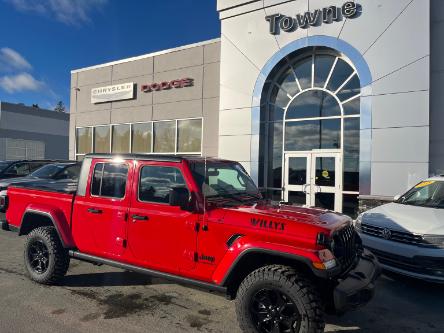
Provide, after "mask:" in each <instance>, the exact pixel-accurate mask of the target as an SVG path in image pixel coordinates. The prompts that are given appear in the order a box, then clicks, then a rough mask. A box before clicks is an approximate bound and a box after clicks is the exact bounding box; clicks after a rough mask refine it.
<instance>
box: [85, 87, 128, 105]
mask: <svg viewBox="0 0 444 333" xmlns="http://www.w3.org/2000/svg"><path fill="white" fill-rule="evenodd" d="M132 98H134V83H133V82H129V83H121V84H115V85H113V86H106V87H99V88H94V89H91V103H93V104H96V103H105V102H112V101H121V100H125V99H132Z"/></svg>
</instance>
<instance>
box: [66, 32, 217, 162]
mask: <svg viewBox="0 0 444 333" xmlns="http://www.w3.org/2000/svg"><path fill="white" fill-rule="evenodd" d="M219 70H220V41H219V40H218V39H217V40H212V41H207V42H203V43H199V44H194V45H188V46H185V47H180V48H177V49H172V50H167V51H162V52H157V53H153V54H148V55H144V56H140V57H135V58H130V59H124V60H120V61H116V62H113V63H109V64H104V65H99V66H93V67H90V68H85V69H80V70H75V71H72V73H71V87H72V89H71V118H70V124H71V128H70V133H71V134H70V152H69V153H70V157H71V158H77V159H82V156H83V155H84V154H86V153H90V152H104V153H109V152H115V153H127V152H134V153H156V154H199V155H206V156H217V155H218V131H219V123H218V119H219V116H218V113H219Z"/></svg>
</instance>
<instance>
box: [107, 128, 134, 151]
mask: <svg viewBox="0 0 444 333" xmlns="http://www.w3.org/2000/svg"><path fill="white" fill-rule="evenodd" d="M130 135H131V128H130V125H129V124H126V125H113V126H112V147H111V148H112V149H111V151H112V152H113V153H129V152H130Z"/></svg>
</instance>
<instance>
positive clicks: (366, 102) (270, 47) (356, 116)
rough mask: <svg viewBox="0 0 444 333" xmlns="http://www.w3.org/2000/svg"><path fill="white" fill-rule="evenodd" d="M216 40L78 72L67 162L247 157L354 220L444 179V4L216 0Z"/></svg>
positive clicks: (259, 174)
mask: <svg viewBox="0 0 444 333" xmlns="http://www.w3.org/2000/svg"><path fill="white" fill-rule="evenodd" d="M217 10H218V11H219V14H220V20H221V28H222V36H221V38H220V39H215V40H210V41H205V42H202V43H198V44H193V45H187V46H183V47H179V48H176V49H171V50H165V51H160V52H156V53H152V54H147V55H143V56H139V57H134V58H129V59H123V60H118V61H115V62H111V63H106V64H102V65H97V66H92V67H88V68H83V69H78V70H73V71H72V73H71V86H72V89H71V119H70V120H71V122H70V127H71V128H70V145H69V146H70V157H71V158H77V159H79V160H80V159H82V158H83V156H84V154H86V153H89V152H117V153H123V152H138V153H148V154H152V153H156V154H197V155H204V156H217V157H220V158H226V159H231V160H236V161H239V162H241V163H242V164H243V166H244V167H245V169H246V170H247V171H248V172H249V173H250V175H251V176H252V177H253V179H254V180H255V181H256V182H257V184H258V186H259V187H260V188H261V189H262V190H263V192H264V193H265V194H266V196H267V197H268V198H271V199H274V200H283V201H289V202H292V203H295V204H301V205H310V206H316V207H325V208H329V209H334V210H337V211H342V212H344V213H348V214H352V215H353V214H355V213H356V211H357V209H358V207H359V205H361V207H364V206H368V205H373V204H377V203H379V202H381V201H384V200H387V199H389V198H393V196H394V195H396V194H398V193H400V192H403V191H404V190H405V189H406V188H408V187H409V186H412V185H414V184H415V183H416V182H418V181H419V180H421V179H423V178H425V177H427V176H429V175H431V174H439V173H444V150H443V149H442V145H443V144H444V131H443V130H441V128H442V126H443V125H444V112H443V111H442V105H443V104H444V100H443V99H444V85H443V83H444V44H443V43H442V42H440V36H442V35H443V33H444V20H443V18H442V16H441V15H440V13H443V12H444V1H441V0H360V1H349V2H347V1H345V0H328V1H326V0H294V1H283V0H256V1H251V0H249V1H246V0H219V1H218V4H217Z"/></svg>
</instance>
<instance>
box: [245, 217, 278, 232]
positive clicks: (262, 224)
mask: <svg viewBox="0 0 444 333" xmlns="http://www.w3.org/2000/svg"><path fill="white" fill-rule="evenodd" d="M251 225H253V226H254V227H259V228H265V229H274V230H285V223H281V222H273V221H267V220H262V219H255V218H252V219H251Z"/></svg>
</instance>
